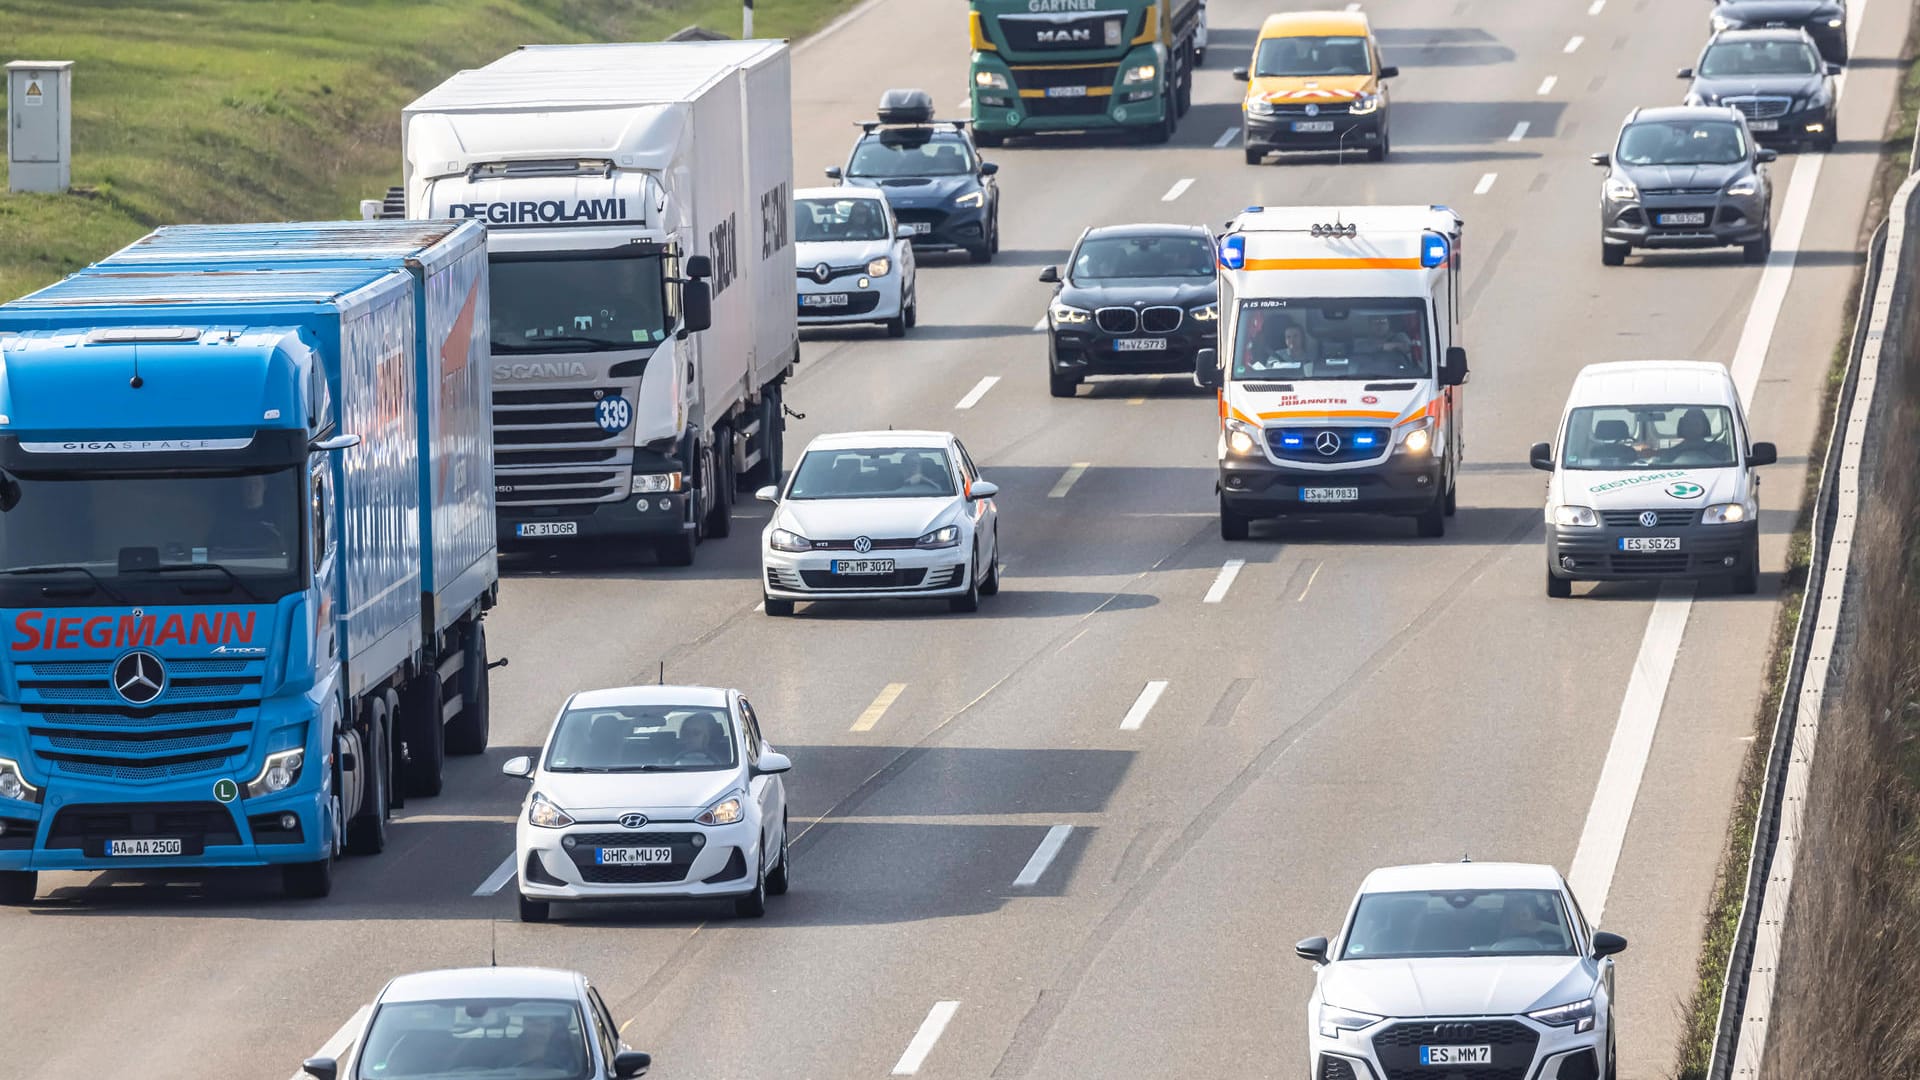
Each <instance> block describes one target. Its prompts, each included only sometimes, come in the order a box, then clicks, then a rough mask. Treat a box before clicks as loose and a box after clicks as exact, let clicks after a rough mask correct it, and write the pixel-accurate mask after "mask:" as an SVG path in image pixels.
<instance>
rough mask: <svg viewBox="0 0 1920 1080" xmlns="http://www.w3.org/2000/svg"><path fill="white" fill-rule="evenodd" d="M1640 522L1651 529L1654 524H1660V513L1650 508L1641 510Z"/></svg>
mask: <svg viewBox="0 0 1920 1080" xmlns="http://www.w3.org/2000/svg"><path fill="white" fill-rule="evenodd" d="M1640 524H1641V525H1644V526H1646V527H1647V528H1649V529H1651V528H1653V527H1654V526H1655V525H1658V524H1660V515H1659V514H1656V513H1654V512H1653V511H1651V510H1642V511H1640Z"/></svg>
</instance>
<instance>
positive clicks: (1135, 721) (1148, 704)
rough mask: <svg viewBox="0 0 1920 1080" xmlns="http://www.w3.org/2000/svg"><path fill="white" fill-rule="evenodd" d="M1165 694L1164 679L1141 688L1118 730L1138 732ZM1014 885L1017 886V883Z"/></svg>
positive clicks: (1156, 680) (1165, 684)
mask: <svg viewBox="0 0 1920 1080" xmlns="http://www.w3.org/2000/svg"><path fill="white" fill-rule="evenodd" d="M1166 692H1167V680H1165V679H1155V680H1153V681H1152V682H1150V683H1148V684H1147V685H1145V686H1143V687H1141V688H1140V696H1139V697H1137V698H1134V699H1133V708H1131V709H1128V710H1127V716H1126V719H1124V720H1122V721H1120V730H1121V731H1139V730H1140V725H1141V724H1144V723H1146V722H1147V714H1148V713H1150V712H1152V711H1153V707H1154V706H1155V705H1158V704H1159V703H1160V695H1161V694H1164V693H1166ZM1061 839H1062V840H1064V839H1066V837H1065V836H1062V837H1061ZM1037 854H1038V853H1036V855H1037ZM1023 876H1024V875H1023ZM1036 876H1038V875H1036ZM1015 884H1018V882H1016V883H1015Z"/></svg>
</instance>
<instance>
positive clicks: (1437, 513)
mask: <svg viewBox="0 0 1920 1080" xmlns="http://www.w3.org/2000/svg"><path fill="white" fill-rule="evenodd" d="M1413 524H1414V531H1415V532H1417V533H1418V534H1419V535H1420V536H1422V537H1425V538H1428V539H1431V538H1433V537H1436V536H1445V535H1447V496H1446V494H1445V493H1444V492H1436V493H1435V494H1434V496H1433V505H1432V506H1429V507H1427V508H1426V509H1425V510H1423V511H1421V512H1420V516H1418V517H1416V518H1414V519H1413Z"/></svg>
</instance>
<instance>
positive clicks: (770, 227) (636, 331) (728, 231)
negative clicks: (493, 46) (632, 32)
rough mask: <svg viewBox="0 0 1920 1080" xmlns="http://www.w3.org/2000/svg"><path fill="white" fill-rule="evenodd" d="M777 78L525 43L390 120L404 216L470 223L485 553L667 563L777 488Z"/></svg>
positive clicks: (729, 49)
mask: <svg viewBox="0 0 1920 1080" xmlns="http://www.w3.org/2000/svg"><path fill="white" fill-rule="evenodd" d="M791 82H792V75H791V65H790V62H789V57H788V51H787V48H786V46H785V44H784V43H782V42H777V41H721V42H654V43H642V44H618V45H539V46H529V47H526V48H522V49H520V50H517V51H515V52H513V53H509V54H508V55H506V56H504V57H501V58H500V59H499V60H496V61H494V62H493V63H491V64H489V65H487V66H486V67H484V68H478V69H474V70H469V71H462V72H460V73H458V74H456V75H454V76H453V77H452V78H450V79H448V80H447V81H446V82H444V83H442V84H441V85H440V86H438V87H436V88H435V89H433V90H431V91H429V92H428V93H427V94H426V95H425V96H423V97H422V98H420V99H419V100H418V101H415V102H414V103H413V104H412V105H409V106H408V107H407V108H406V110H405V111H404V113H403V114H402V146H403V152H404V156H405V159H406V172H405V191H406V208H407V216H408V217H412V218H439V217H456V218H465V217H471V218H478V219H480V220H483V221H485V222H486V223H487V226H488V248H489V252H490V257H491V260H492V264H493V266H492V277H493V310H494V318H495V320H496V321H495V324H494V337H493V342H492V345H493V349H492V358H493V374H494V381H495V394H494V425H495V440H496V450H495V480H496V494H497V497H498V507H499V510H498V535H499V540H500V543H501V545H502V547H503V548H507V549H513V548H526V547H531V546H538V545H543V544H551V543H555V542H560V541H562V540H563V539H564V538H568V537H573V538H594V539H600V540H602V541H610V542H617V543H628V544H633V543H637V544H644V545H647V546H652V547H656V548H658V550H659V551H660V553H661V557H662V558H663V559H664V560H666V561H668V562H670V563H674V564H685V563H688V562H691V561H692V559H693V554H694V545H695V544H696V543H697V542H698V541H699V539H700V538H701V537H702V536H703V535H707V536H714V535H717V536H724V535H726V533H727V532H728V531H729V519H730V515H731V511H732V505H733V501H734V496H735V492H736V485H737V483H738V482H739V480H740V479H742V478H745V479H747V480H749V481H750V482H757V481H760V480H770V479H772V478H774V477H777V476H778V474H779V470H780V459H781V438H780V433H781V427H782V420H781V391H782V385H783V383H784V381H785V379H786V377H787V375H788V374H789V373H790V372H791V371H792V368H793V365H794V364H795V363H796V362H797V361H798V359H799V333H798V323H797V315H798V299H797V297H796V290H795V284H794V263H793V245H792V240H791V232H792V191H793V136H792V90H791Z"/></svg>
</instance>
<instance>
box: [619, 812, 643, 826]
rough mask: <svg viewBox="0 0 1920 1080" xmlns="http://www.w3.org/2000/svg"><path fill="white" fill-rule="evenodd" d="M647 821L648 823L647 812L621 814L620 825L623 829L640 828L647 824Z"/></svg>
mask: <svg viewBox="0 0 1920 1080" xmlns="http://www.w3.org/2000/svg"><path fill="white" fill-rule="evenodd" d="M646 823H647V815H645V814H621V815H620V827H621V828H623V829H638V828H640V827H641V826H643V825H645V824H646Z"/></svg>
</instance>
